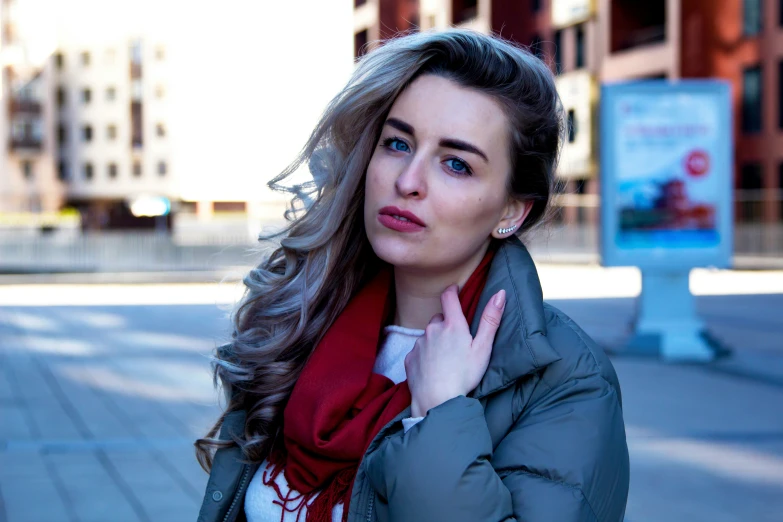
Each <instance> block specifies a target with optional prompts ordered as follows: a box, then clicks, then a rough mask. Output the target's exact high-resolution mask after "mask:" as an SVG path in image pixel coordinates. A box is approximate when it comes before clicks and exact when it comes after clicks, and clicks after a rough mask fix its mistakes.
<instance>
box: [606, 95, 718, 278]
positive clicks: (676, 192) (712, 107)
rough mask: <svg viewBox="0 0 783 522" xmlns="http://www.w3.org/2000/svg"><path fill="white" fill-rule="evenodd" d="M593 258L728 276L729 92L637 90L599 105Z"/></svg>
mask: <svg viewBox="0 0 783 522" xmlns="http://www.w3.org/2000/svg"><path fill="white" fill-rule="evenodd" d="M601 104H602V105H601V195H602V198H601V200H602V212H601V214H602V227H601V232H602V239H601V244H602V258H603V262H604V264H605V265H607V266H611V265H635V266H639V267H643V268H644V267H669V268H675V267H676V268H688V267H697V266H728V265H729V264H730V261H731V252H732V223H733V216H732V206H731V190H732V175H731V174H732V168H733V161H732V152H731V151H732V143H731V122H730V108H731V106H730V98H729V86H728V84H726V83H724V82H720V81H711V80H707V81H700V80H692V81H680V82H677V83H669V82H667V81H665V80H662V81H644V82H633V83H623V84H613V85H607V86H604V87H603V89H602V96H601Z"/></svg>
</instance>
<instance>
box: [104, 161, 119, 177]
mask: <svg viewBox="0 0 783 522" xmlns="http://www.w3.org/2000/svg"><path fill="white" fill-rule="evenodd" d="M106 172H107V174H108V175H109V178H110V179H115V178H116V177H117V164H116V163H109V167H108V169H107V170H106Z"/></svg>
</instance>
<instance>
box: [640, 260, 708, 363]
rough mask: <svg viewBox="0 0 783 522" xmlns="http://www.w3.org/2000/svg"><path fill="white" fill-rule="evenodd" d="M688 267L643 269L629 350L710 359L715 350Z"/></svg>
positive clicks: (674, 357) (683, 359)
mask: <svg viewBox="0 0 783 522" xmlns="http://www.w3.org/2000/svg"><path fill="white" fill-rule="evenodd" d="M688 276H689V271H683V270H674V269H672V270H668V271H662V270H642V293H641V294H640V295H639V300H638V302H637V316H636V324H635V329H634V330H635V331H634V334H633V336H632V337H631V339H630V340H629V342H628V345H627V347H626V350H625V351H626V352H628V353H638V354H650V355H653V354H655V355H660V357H661V358H662V359H664V360H666V361H669V362H708V361H711V360H713V359H714V358H715V356H716V351H715V350H714V349H713V347H712V346H711V345H710V343H709V342H708V340H707V336H706V327H705V325H704V322H703V321H702V320H701V319H700V318H699V317H698V315H697V314H696V306H695V302H694V298H693V294H691V292H690V288H689V285H688Z"/></svg>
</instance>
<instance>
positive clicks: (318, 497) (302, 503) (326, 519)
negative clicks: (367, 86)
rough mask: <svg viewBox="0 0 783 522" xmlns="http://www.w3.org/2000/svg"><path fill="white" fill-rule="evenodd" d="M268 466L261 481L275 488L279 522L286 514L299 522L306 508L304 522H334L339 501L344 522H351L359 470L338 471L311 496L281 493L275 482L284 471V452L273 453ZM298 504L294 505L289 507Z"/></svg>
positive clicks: (289, 492)
mask: <svg viewBox="0 0 783 522" xmlns="http://www.w3.org/2000/svg"><path fill="white" fill-rule="evenodd" d="M268 460H269V464H270V465H269V466H268V467H267V469H265V470H264V473H263V475H262V480H263V483H264V485H265V486H269V487H272V488H273V489H274V490H275V493H277V498H278V500H275V501H274V503H275V504H277V505H278V506H280V507H281V508H282V512H281V513H280V522H285V514H286V513H296V522H299V519H300V517H301V516H302V512H303V510H305V508H306V509H307V512H306V514H305V522H334V521H333V520H332V510H333V509H334V506H336V505H337V504H338V503H339V502H340V501H342V503H343V516H342V522H348V505H349V503H350V500H351V488H352V486H353V481H354V480H355V479H356V469H354V468H347V469H344V470H342V471H340V472H338V473H337V474H336V475H335V476H334V477H332V478H331V479H330V480H329V482H328V483H327V484H326V485H325V486H324V487H323V488H321V489H320V490H314V491H310V492H309V493H298V494H297V495H295V496H292V495H293V493H294V491H293V489H290V488H289V491H288V493H287V494H286V495H283V492H282V491H281V490H280V486H278V485H277V482H276V479H277V477H278V476H279V475H280V473H283V470H284V469H285V461H286V456H285V453H284V452H283V451H279V450H278V451H273V452H272V453H270V455H269V459H268ZM291 503H295V504H294V505H289V504H291Z"/></svg>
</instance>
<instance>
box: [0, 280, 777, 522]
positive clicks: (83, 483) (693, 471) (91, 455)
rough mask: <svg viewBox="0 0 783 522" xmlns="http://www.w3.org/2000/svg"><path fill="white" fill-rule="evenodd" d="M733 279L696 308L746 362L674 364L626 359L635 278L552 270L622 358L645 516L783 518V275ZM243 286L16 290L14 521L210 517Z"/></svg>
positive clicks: (3, 370) (10, 373) (552, 285)
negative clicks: (202, 439) (218, 367)
mask: <svg viewBox="0 0 783 522" xmlns="http://www.w3.org/2000/svg"><path fill="white" fill-rule="evenodd" d="M717 276H720V273H718V274H716V276H715V278H713V280H710V276H709V274H707V275H705V276H704V277H706V278H707V280H706V282H704V281H702V282H701V283H697V284H696V286H697V287H698V285H699V284H702V285H703V286H704V287H706V290H704V289H702V290H699V289H698V288H696V289H694V292H695V293H698V294H700V295H699V297H697V306H698V309H699V311H700V312H701V314H702V316H703V317H704V319H705V321H706V323H707V325H708V326H709V327H710V328H711V330H712V331H713V332H714V333H715V334H716V335H717V336H718V337H720V338H721V339H722V340H723V341H724V342H725V343H726V344H728V345H730V346H731V347H732V348H734V352H735V356H734V357H733V358H730V359H726V360H723V361H719V362H718V363H714V364H710V365H706V366H705V365H671V364H665V363H662V362H659V361H657V360H655V359H650V358H639V357H632V356H628V355H622V354H620V353H621V352H619V351H618V349H619V348H621V346H622V339H623V336H624V335H625V334H626V333H627V326H628V324H629V323H630V321H631V320H632V317H633V310H634V300H633V298H632V297H630V296H631V295H633V294H634V292H638V288H637V287H638V281H636V280H635V279H634V277H635V276H634V275H633V274H632V273H630V272H607V271H605V270H602V269H597V268H575V267H571V268H568V267H542V268H541V279H542V282H543V284H544V289H545V293H546V294H547V296H548V297H549V298H551V302H552V303H553V304H554V305H555V306H557V307H559V308H561V309H562V310H564V311H565V312H566V313H568V314H569V315H571V316H572V317H573V318H574V319H575V320H576V321H577V322H578V323H579V324H580V325H582V326H583V328H585V330H586V331H587V332H588V333H589V334H590V335H592V336H593V337H594V338H595V339H596V340H597V341H598V342H599V343H600V344H603V345H605V346H606V347H607V348H608V349H610V350H612V351H613V352H615V353H617V354H616V355H613V356H612V362H613V364H614V365H615V368H616V370H617V373H618V375H619V378H620V383H621V386H622V393H623V404H624V415H625V422H626V430H627V435H628V441H629V448H630V452H631V466H632V475H631V492H630V498H629V501H628V510H627V520H628V521H631V522H640V521H664V520H665V521H671V522H677V521H688V522H694V521H702V520H703V521H710V522H720V521H751V520H752V521H773V520H780V513H781V512H783V371H781V370H783V321H780V317H781V316H783V313H782V312H783V290H780V289H779V287H780V286H783V285H782V283H781V281H783V276H781V275H780V273H777V272H768V273H758V274H757V276H753V275H752V274H751V275H749V276H748V278H745V279H743V277H744V276H742V274H740V275H739V276H738V275H737V274H736V273H729V272H726V273H723V276H722V277H717ZM737 277H739V283H737V281H738V279H737ZM602 278H603V279H602ZM715 281H720V284H718V283H715ZM732 281H733V283H732ZM634 285H636V286H634ZM721 285H722V286H721ZM732 285H734V286H732ZM753 285H756V286H757V287H758V288H756V287H754V286H753ZM692 287H693V284H692ZM591 288H595V289H600V292H599V291H591V290H590V289H591ZM754 288H755V290H754ZM240 290H241V289H239V288H238V287H236V286H235V285H233V284H231V283H226V284H223V285H217V284H177V285H174V284H150V285H106V284H101V285H87V284H84V285H79V284H70V285H52V284H19V282H18V281H17V284H6V285H4V286H0V419H2V421H0V521H8V522H28V521H29V522H39V521H41V522H43V521H61V520H62V521H68V522H75V521H85V522H86V521H96V522H98V521H101V522H102V521H108V520H111V521H112V522H123V521H128V522H130V521H172V522H177V521H194V520H195V519H196V517H197V513H198V508H199V505H200V502H201V498H202V495H203V491H204V486H205V484H206V480H207V475H206V474H205V473H204V472H203V471H201V469H200V468H199V466H198V464H197V463H196V461H195V458H194V453H193V446H192V443H193V440H194V439H195V438H197V437H199V436H202V435H203V434H204V433H206V431H207V429H208V428H209V426H210V424H211V423H212V422H213V421H214V420H215V418H216V417H217V415H218V412H219V404H218V394H217V392H216V391H215V390H214V388H213V387H212V382H211V375H210V372H209V362H208V359H207V356H208V354H209V353H210V352H211V351H212V350H213V349H214V347H215V346H216V345H217V344H218V343H220V342H221V341H222V340H224V339H225V338H226V337H227V336H228V334H229V320H228V317H227V316H228V313H229V310H230V306H229V305H228V303H230V302H231V301H232V300H233V299H235V298H236V297H237V296H238V295H239V292H240ZM697 290H699V291H697ZM751 290H752V291H755V292H757V293H750V294H748V291H751ZM707 294H713V295H707Z"/></svg>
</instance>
